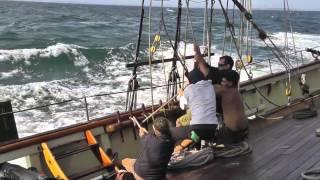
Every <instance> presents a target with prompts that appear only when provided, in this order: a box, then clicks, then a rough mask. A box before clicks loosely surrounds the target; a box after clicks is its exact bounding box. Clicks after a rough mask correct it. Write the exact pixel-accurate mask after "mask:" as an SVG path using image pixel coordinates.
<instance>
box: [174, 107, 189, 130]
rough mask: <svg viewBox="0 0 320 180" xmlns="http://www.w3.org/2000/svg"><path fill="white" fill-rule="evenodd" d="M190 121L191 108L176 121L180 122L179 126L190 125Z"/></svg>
mask: <svg viewBox="0 0 320 180" xmlns="http://www.w3.org/2000/svg"><path fill="white" fill-rule="evenodd" d="M190 121H191V109H188V110H187V113H186V114H184V115H182V116H181V117H179V118H178V119H177V123H178V124H180V125H181V126H188V125H190Z"/></svg>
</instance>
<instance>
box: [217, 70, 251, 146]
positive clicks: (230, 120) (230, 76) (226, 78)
mask: <svg viewBox="0 0 320 180" xmlns="http://www.w3.org/2000/svg"><path fill="white" fill-rule="evenodd" d="M238 82H239V74H238V73H237V72H236V71H234V70H231V71H229V72H227V71H226V72H225V73H223V75H222V82H221V85H214V89H215V91H216V93H217V94H219V95H220V96H221V97H222V108H223V109H224V110H225V113H224V114H223V118H224V123H225V126H224V127H223V128H222V129H219V130H218V133H217V136H216V141H217V144H219V143H220V144H237V143H240V142H241V141H243V140H244V139H245V138H247V137H248V120H247V118H246V116H245V113H244V106H243V102H242V99H241V95H240V92H239V90H238Z"/></svg>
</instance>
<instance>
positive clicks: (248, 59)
mask: <svg viewBox="0 0 320 180" xmlns="http://www.w3.org/2000/svg"><path fill="white" fill-rule="evenodd" d="M252 62H253V57H252V56H251V55H248V56H247V63H248V64H251V63H252Z"/></svg>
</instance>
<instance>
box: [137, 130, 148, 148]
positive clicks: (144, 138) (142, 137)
mask: <svg viewBox="0 0 320 180" xmlns="http://www.w3.org/2000/svg"><path fill="white" fill-rule="evenodd" d="M148 134H149V133H148V131H147V130H146V129H145V128H140V129H139V137H140V142H141V145H142V147H146V146H147V144H148V143H147V139H148V138H147V136H148Z"/></svg>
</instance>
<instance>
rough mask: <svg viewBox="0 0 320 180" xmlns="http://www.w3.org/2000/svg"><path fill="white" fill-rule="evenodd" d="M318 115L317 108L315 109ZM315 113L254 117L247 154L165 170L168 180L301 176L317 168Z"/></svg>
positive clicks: (319, 141)
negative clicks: (305, 116)
mask: <svg viewBox="0 0 320 180" xmlns="http://www.w3.org/2000/svg"><path fill="white" fill-rule="evenodd" d="M318 114H319V108H318ZM317 128H320V118H319V116H317V117H314V118H310V119H304V120H295V119H292V118H291V116H289V117H287V118H285V119H282V120H261V119H260V120H255V121H252V122H250V135H249V139H248V142H249V144H250V145H251V146H252V148H253V151H252V153H251V154H248V155H245V156H240V157H236V158H229V159H215V160H214V161H213V162H212V163H210V164H208V165H206V166H202V167H200V168H196V169H187V170H183V171H180V172H169V173H168V175H167V177H168V179H188V180H191V179H197V180H198V179H199V180H200V179H201V180H206V179H210V180H217V179H233V180H242V179H243V180H248V179H254V180H256V179H257V180H258V179H259V180H261V179H272V180H278V179H281V180H282V179H287V180H292V179H302V178H301V176H300V174H301V172H302V171H305V170H307V169H310V168H312V167H320V137H317V136H316V135H315V130H316V129H317Z"/></svg>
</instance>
